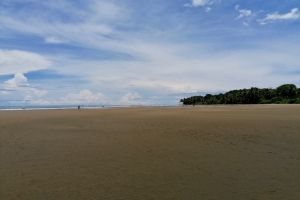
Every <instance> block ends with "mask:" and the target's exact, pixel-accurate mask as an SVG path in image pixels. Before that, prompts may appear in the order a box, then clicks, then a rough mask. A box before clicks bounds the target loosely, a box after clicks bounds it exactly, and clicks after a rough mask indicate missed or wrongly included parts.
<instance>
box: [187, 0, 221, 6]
mask: <svg viewBox="0 0 300 200" xmlns="http://www.w3.org/2000/svg"><path fill="white" fill-rule="evenodd" d="M220 1H221V0H192V3H186V4H185V5H184V6H186V7H198V6H207V5H211V4H214V3H218V2H220Z"/></svg>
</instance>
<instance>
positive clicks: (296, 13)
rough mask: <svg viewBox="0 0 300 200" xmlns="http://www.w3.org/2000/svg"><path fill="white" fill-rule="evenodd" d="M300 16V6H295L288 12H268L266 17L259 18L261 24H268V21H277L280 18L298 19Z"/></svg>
mask: <svg viewBox="0 0 300 200" xmlns="http://www.w3.org/2000/svg"><path fill="white" fill-rule="evenodd" d="M299 18H300V12H299V9H298V8H293V9H292V10H291V12H289V13H286V14H278V12H275V13H273V14H267V16H266V17H265V18H264V19H260V20H257V21H258V22H259V23H260V24H266V23H268V22H275V21H280V20H296V19H299Z"/></svg>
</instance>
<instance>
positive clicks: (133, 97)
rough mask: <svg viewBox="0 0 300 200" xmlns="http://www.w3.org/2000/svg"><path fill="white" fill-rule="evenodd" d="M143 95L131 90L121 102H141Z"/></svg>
mask: <svg viewBox="0 0 300 200" xmlns="http://www.w3.org/2000/svg"><path fill="white" fill-rule="evenodd" d="M140 100H141V96H140V95H139V94H138V93H137V92H129V93H127V94H124V95H123V96H122V97H121V99H120V100H119V102H120V103H121V104H137V103H141V101H140Z"/></svg>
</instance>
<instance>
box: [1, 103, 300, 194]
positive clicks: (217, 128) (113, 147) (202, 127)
mask: <svg viewBox="0 0 300 200" xmlns="http://www.w3.org/2000/svg"><path fill="white" fill-rule="evenodd" d="M0 137H1V140H0V142H1V143H0V150H1V155H0V158H1V159H0V165H1V168H0V169H1V171H0V173H1V177H0V179H1V183H0V184H1V187H0V189H1V190H0V193H1V194H0V195H1V199H3V200H4V199H299V197H300V105H245V106H244V105H243V106H199V107H197V106H196V107H190V106H189V107H136V108H110V109H90V110H89V109H81V110H75V109H74V110H67V109H66V110H22V111H0Z"/></svg>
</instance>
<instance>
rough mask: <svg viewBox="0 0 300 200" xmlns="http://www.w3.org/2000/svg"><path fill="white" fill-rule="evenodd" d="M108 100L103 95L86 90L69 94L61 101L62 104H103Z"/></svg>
mask: <svg viewBox="0 0 300 200" xmlns="http://www.w3.org/2000/svg"><path fill="white" fill-rule="evenodd" d="M106 101H107V98H106V96H105V95H104V94H102V93H96V94H94V93H92V92H91V91H90V90H87V89H84V90H82V91H80V92H79V93H69V94H68V95H67V96H65V97H63V98H61V99H60V102H66V103H103V102H106Z"/></svg>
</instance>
